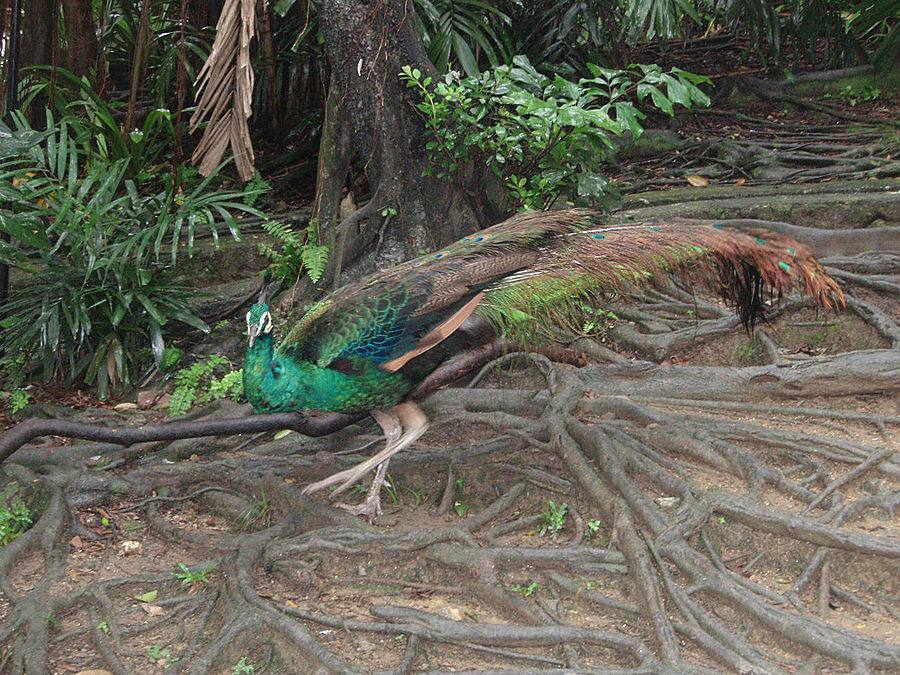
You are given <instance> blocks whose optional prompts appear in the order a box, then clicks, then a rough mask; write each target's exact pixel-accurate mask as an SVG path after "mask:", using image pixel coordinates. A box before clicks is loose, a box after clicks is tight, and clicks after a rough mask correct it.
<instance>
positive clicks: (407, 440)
mask: <svg viewBox="0 0 900 675" xmlns="http://www.w3.org/2000/svg"><path fill="white" fill-rule="evenodd" d="M667 273H669V274H677V275H679V276H681V277H686V278H689V279H690V278H703V279H706V280H707V281H709V282H711V284H712V285H713V286H714V287H715V288H717V289H718V291H719V292H720V293H721V295H722V296H723V297H724V298H725V300H726V301H728V302H729V303H730V304H731V305H734V306H736V307H737V309H738V311H739V312H740V316H741V319H742V321H743V322H744V324H745V325H746V326H747V327H748V328H750V327H752V325H753V322H754V320H755V318H757V317H758V316H759V315H760V314H761V313H762V311H763V310H764V309H765V306H766V300H767V298H768V297H771V296H776V297H780V296H781V295H782V294H783V293H784V292H785V291H787V290H789V289H794V288H796V289H799V290H800V291H802V292H804V293H806V294H807V295H809V296H810V297H812V298H813V299H814V300H815V301H816V302H817V303H818V304H820V305H822V306H823V307H825V308H826V309H828V308H832V307H835V306H839V305H842V304H843V296H842V293H841V290H840V288H839V287H838V285H837V284H836V283H835V281H834V280H833V279H831V277H829V276H828V275H827V274H826V273H825V271H824V270H823V269H822V267H821V266H820V265H819V264H818V262H816V260H815V259H814V258H813V256H812V255H811V253H810V252H809V250H808V249H807V248H806V247H805V246H804V245H802V244H799V243H797V242H795V241H793V240H791V239H789V238H787V237H784V236H781V235H778V234H774V233H765V234H762V233H760V232H745V231H738V230H732V229H726V228H724V227H722V226H721V225H717V224H715V223H665V224H663V223H661V224H629V225H603V224H602V222H601V217H600V215H599V214H597V213H595V212H591V211H588V210H584V209H571V210H566V211H540V212H526V213H521V214H519V215H516V216H514V217H512V218H510V219H508V220H506V221H504V222H502V223H500V224H498V225H494V226H492V227H489V228H487V229H485V230H482V231H480V232H476V233H474V234H471V235H469V236H467V237H463V238H462V239H460V240H459V241H457V242H455V243H453V244H451V245H449V246H447V247H445V248H442V249H440V250H438V251H435V252H433V253H429V254H427V255H424V256H422V257H420V258H417V259H415V260H410V261H408V262H406V263H403V264H400V265H398V266H396V267H392V268H390V269H386V270H383V271H380V272H376V273H374V274H372V275H370V276H368V277H366V278H364V279H362V280H360V281H357V282H355V283H352V284H348V285H346V286H344V287H342V288H340V289H339V290H337V291H335V292H333V293H331V294H330V295H328V296H327V297H325V298H324V299H323V300H321V301H320V302H317V303H315V304H314V305H312V306H311V307H309V308H308V310H307V311H306V313H305V315H304V316H303V317H302V318H301V319H300V320H299V321H298V322H297V323H296V325H294V326H293V328H292V329H291V330H290V332H289V333H288V334H287V336H286V337H285V338H284V340H283V341H282V342H281V344H279V345H278V347H277V348H276V347H275V344H274V342H275V339H274V323H273V320H272V315H271V312H270V310H269V308H268V307H267V306H266V304H265V302H264V299H263V298H261V299H260V302H259V303H257V304H255V305H253V307H252V308H251V309H250V311H249V313H248V314H247V330H248V335H249V340H248V344H247V351H246V356H245V358H244V370H243V378H244V392H245V394H246V396H247V398H248V400H249V401H250V403H251V404H252V405H253V408H254V410H255V411H256V412H258V413H267V412H287V411H299V410H305V409H318V410H325V411H333V412H341V413H358V412H364V411H367V412H369V413H371V415H372V416H373V417H374V418H375V420H376V421H377V422H378V424H379V425H380V426H381V428H382V429H383V431H384V433H385V436H386V439H387V445H386V447H385V448H384V450H382V451H381V452H379V453H377V454H376V455H375V456H374V457H372V458H370V459H368V460H366V461H365V462H363V463H361V464H359V465H358V466H356V467H353V468H351V469H348V470H346V471H341V472H339V473H336V474H334V475H333V476H330V477H328V478H326V479H324V480H321V481H318V482H317V483H313V484H311V485H309V486H307V487H306V489H305V491H306V492H314V491H316V490H320V489H322V488H325V487H328V486H332V485H337V484H339V487H338V488H337V490H335V493H334V494H338V493H339V492H341V491H343V490H344V489H346V488H347V487H349V486H350V485H352V484H353V483H355V482H356V481H358V480H359V479H360V478H361V477H362V476H364V475H365V474H367V473H368V472H369V471H370V470H371V469H372V468H374V467H376V466H377V467H378V468H377V471H376V474H375V478H374V480H373V483H372V487H371V488H370V490H369V492H368V495H367V497H366V499H365V501H364V502H363V503H362V504H361V505H359V506H358V507H349V508H351V510H353V511H354V512H355V513H359V514H365V515H367V516H368V517H369V518H370V520H371V519H372V518H373V517H374V516H376V515H379V514H380V513H381V505H380V499H379V494H380V490H381V485H382V482H383V480H384V476H385V471H386V470H387V464H388V460H389V458H390V457H391V456H392V455H394V454H395V453H397V452H399V451H400V450H402V449H403V448H405V447H408V446H409V445H410V444H412V443H414V442H415V441H416V439H418V438H419V437H420V436H421V435H422V434H423V433H424V432H425V430H426V428H427V426H428V420H427V418H426V416H425V414H424V413H423V412H422V410H421V409H420V408H419V407H418V406H417V405H416V404H415V403H414V402H413V401H411V400H409V396H410V394H411V393H412V392H413V390H414V389H415V387H416V385H417V384H418V383H419V382H421V381H422V379H424V378H425V377H426V376H427V375H428V374H429V373H430V372H431V371H433V370H434V369H435V368H436V367H437V366H438V365H440V363H441V362H443V361H444V360H446V359H447V358H449V357H450V356H452V355H453V354H454V353H455V352H459V351H461V350H464V349H467V348H470V347H472V346H477V345H478V344H480V343H484V342H485V341H486V340H488V339H492V338H493V337H495V336H496V335H498V334H513V335H516V334H518V335H520V336H523V335H526V334H529V333H530V334H532V335H535V334H539V331H538V327H539V326H540V325H560V323H564V322H565V321H567V320H569V319H571V318H573V317H575V316H577V315H578V313H579V311H583V308H584V307H586V306H587V307H590V306H596V304H597V303H598V302H602V301H604V300H607V301H608V300H609V298H610V297H612V296H615V295H616V294H619V293H621V292H622V291H624V290H626V289H628V288H630V287H634V286H639V285H644V284H647V283H649V282H651V281H653V280H654V279H655V278H657V277H660V276H663V275H665V274H667Z"/></svg>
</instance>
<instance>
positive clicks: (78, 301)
mask: <svg viewBox="0 0 900 675" xmlns="http://www.w3.org/2000/svg"><path fill="white" fill-rule="evenodd" d="M84 133H85V128H84V127H83V122H82V120H81V119H78V118H75V117H67V118H64V119H61V120H60V121H58V122H57V121H55V120H54V118H53V116H52V115H51V114H50V113H49V112H48V114H47V131H45V132H36V131H34V130H33V129H31V128H29V127H28V125H27V123H26V122H25V121H24V119H22V118H21V117H19V118H17V122H16V127H15V128H13V129H10V128H8V127H5V126H2V125H0V200H2V201H5V202H7V204H8V205H9V207H8V209H7V210H3V211H0V231H2V232H5V233H7V234H8V235H10V237H11V238H12V241H11V242H0V260H2V261H3V262H5V263H6V264H8V265H9V266H10V267H13V268H16V269H17V270H18V271H19V272H20V273H21V274H23V275H24V276H25V281H24V282H22V283H20V284H18V285H17V286H18V287H17V288H15V289H14V290H13V292H12V293H11V294H10V297H9V302H8V304H7V306H6V308H5V310H6V311H5V312H4V315H3V319H2V322H0V328H2V331H0V351H2V352H3V353H4V355H5V356H4V360H5V363H7V364H17V367H18V368H19V369H21V370H23V371H25V372H26V373H31V372H34V371H35V370H38V369H40V370H41V371H42V373H43V377H44V379H45V380H50V379H60V380H64V381H66V382H69V383H71V382H72V381H74V380H77V379H83V380H85V381H87V382H88V383H91V384H95V385H96V387H97V390H98V393H99V395H100V396H101V397H105V396H107V395H108V393H109V392H110V391H112V390H114V389H115V388H117V387H118V386H120V385H122V384H127V383H129V382H130V380H131V377H132V374H133V373H134V372H136V371H137V370H139V369H144V368H146V367H147V365H148V364H149V363H150V362H151V359H152V361H154V362H155V363H156V365H157V366H160V365H161V364H162V361H163V355H164V350H165V341H166V337H167V336H168V335H170V334H171V333H172V330H173V327H174V326H175V324H181V325H183V326H188V327H191V328H196V329H200V330H204V331H206V330H208V327H207V326H206V324H205V323H204V322H203V321H202V320H201V319H200V318H199V317H198V316H196V315H195V314H194V313H193V312H192V311H191V310H190V308H189V305H188V300H189V298H190V297H191V296H192V295H193V294H194V291H193V290H192V289H190V288H187V287H185V286H184V285H182V284H180V283H178V282H177V281H176V277H175V272H176V270H177V262H178V257H179V255H180V254H184V253H186V254H187V255H188V256H190V255H191V254H192V253H193V249H194V240H195V236H197V235H211V236H212V238H213V241H214V242H216V243H217V242H218V236H219V231H218V228H219V225H218V224H217V219H218V222H224V223H225V226H226V227H227V229H228V230H229V231H230V233H231V235H232V236H233V237H235V238H239V236H240V235H239V232H238V230H237V227H236V224H235V221H234V218H233V216H232V215H231V211H244V212H249V213H253V214H255V215H261V214H259V212H258V211H256V210H255V209H253V208H252V207H250V206H247V205H245V204H244V203H243V202H242V201H241V197H242V195H243V193H242V192H240V191H226V190H216V191H214V190H213V189H212V185H211V183H212V177H211V178H208V179H205V180H203V181H202V182H200V183H198V184H197V185H196V186H195V187H194V188H193V189H191V190H183V189H182V186H181V185H179V184H178V181H176V180H171V175H170V179H169V180H161V181H160V183H161V184H162V185H164V187H163V189H162V190H161V191H159V192H156V193H152V194H140V193H139V192H138V190H137V187H136V184H135V183H134V181H133V180H131V179H129V178H128V177H127V174H128V172H129V166H130V161H129V160H127V159H125V158H122V159H116V160H112V161H109V160H108V158H107V157H106V156H104V155H102V154H97V153H96V152H93V151H92V154H87V150H86V148H85V147H84V146H82V145H80V144H79V140H78V139H80V138H82V137H83V135H84Z"/></svg>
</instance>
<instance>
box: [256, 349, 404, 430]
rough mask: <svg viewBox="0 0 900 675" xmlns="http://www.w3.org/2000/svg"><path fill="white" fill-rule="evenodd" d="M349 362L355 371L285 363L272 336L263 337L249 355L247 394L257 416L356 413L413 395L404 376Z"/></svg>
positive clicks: (351, 360)
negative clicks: (318, 411)
mask: <svg viewBox="0 0 900 675" xmlns="http://www.w3.org/2000/svg"><path fill="white" fill-rule="evenodd" d="M347 362H348V365H349V366H350V368H348V370H349V371H350V372H340V371H337V370H332V369H331V368H319V367H318V366H316V365H315V364H313V363H309V362H308V361H297V360H294V359H290V358H282V357H281V356H280V355H278V354H277V353H276V351H275V344H274V339H273V337H272V333H271V332H268V333H261V334H260V335H258V336H257V337H256V339H255V340H254V341H253V344H252V345H248V347H247V352H246V355H245V356H244V394H245V395H246V396H247V399H248V400H249V401H250V403H251V404H252V405H253V409H254V410H255V411H256V412H258V413H269V412H292V411H296V410H304V409H308V408H311V409H316V410H329V411H332V412H342V413H352V412H359V411H363V410H372V409H375V408H384V407H388V406H391V405H394V404H396V403H398V402H399V401H401V400H403V398H404V397H405V396H406V394H408V393H409V392H410V391H411V390H412V382H410V380H409V379H407V378H406V377H404V376H403V375H402V374H400V373H395V372H390V371H386V370H383V369H381V368H379V367H378V366H376V365H375V364H373V363H371V362H370V361H367V360H365V359H350V360H347Z"/></svg>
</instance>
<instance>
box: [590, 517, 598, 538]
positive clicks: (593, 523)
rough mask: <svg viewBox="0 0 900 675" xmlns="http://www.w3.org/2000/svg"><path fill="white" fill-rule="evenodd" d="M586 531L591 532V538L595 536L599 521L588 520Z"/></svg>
mask: <svg viewBox="0 0 900 675" xmlns="http://www.w3.org/2000/svg"><path fill="white" fill-rule="evenodd" d="M587 526H588V529H589V530H590V531H591V536H593V535H595V534H597V533H598V532H599V531H600V521H599V520H589V521H588V523H587Z"/></svg>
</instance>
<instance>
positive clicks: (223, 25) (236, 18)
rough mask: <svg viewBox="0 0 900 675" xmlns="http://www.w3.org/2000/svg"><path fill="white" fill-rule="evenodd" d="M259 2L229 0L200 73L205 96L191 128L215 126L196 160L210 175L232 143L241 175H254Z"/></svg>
mask: <svg viewBox="0 0 900 675" xmlns="http://www.w3.org/2000/svg"><path fill="white" fill-rule="evenodd" d="M255 4H256V3H255V0H226V1H225V6H224V7H222V14H221V15H220V16H219V23H218V24H217V25H216V39H215V41H214V42H213V47H212V51H211V52H210V54H209V58H207V59H206V63H204V64H203V68H202V70H201V71H200V74H199V75H198V76H197V82H198V85H197V91H198V92H199V93H200V100H199V101H198V102H197V110H196V111H195V112H194V115H193V116H192V117H191V131H192V132H193V131H194V130H196V129H197V127H198V126H199V125H200V124H202V123H203V122H205V121H208V122H209V124H208V125H207V127H206V131H204V133H203V138H202V139H200V143H199V144H198V145H197V148H196V150H194V154H193V155H192V156H191V160H192V161H193V162H194V164H198V165H199V166H200V173H202V174H203V175H204V176H208V175H210V174H211V173H212V172H213V171H214V170H215V169H216V167H217V166H219V164H221V162H222V157H223V156H224V154H225V151H226V150H227V149H228V146H229V145H230V146H231V152H232V154H233V155H234V161H235V165H236V166H237V171H238V175H239V176H240V177H241V179H242V180H244V181H247V180H250V178H251V177H252V176H253V171H254V169H253V159H254V156H253V144H252V142H251V140H250V129H249V127H248V125H247V120H248V119H249V118H250V115H251V114H252V113H253V110H252V108H251V102H252V100H253V69H252V68H251V66H250V42H251V41H252V40H253V36H254V35H255V34H256V13H255Z"/></svg>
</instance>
